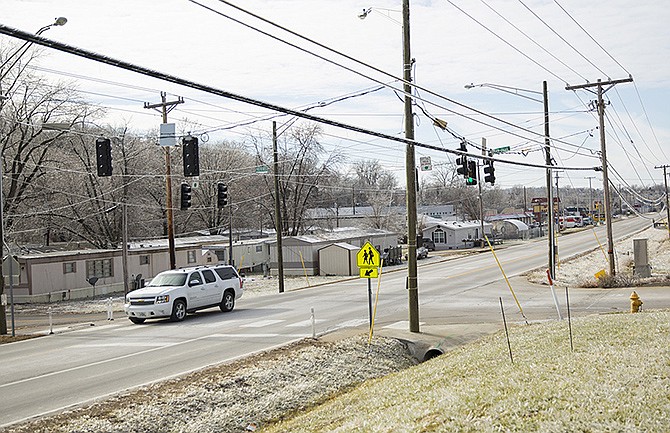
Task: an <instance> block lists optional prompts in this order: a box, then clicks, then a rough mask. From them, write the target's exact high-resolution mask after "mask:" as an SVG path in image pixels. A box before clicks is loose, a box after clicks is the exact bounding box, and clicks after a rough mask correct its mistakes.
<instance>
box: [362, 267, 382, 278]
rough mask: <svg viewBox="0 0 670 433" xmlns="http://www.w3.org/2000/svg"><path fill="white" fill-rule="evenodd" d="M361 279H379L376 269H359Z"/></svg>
mask: <svg viewBox="0 0 670 433" xmlns="http://www.w3.org/2000/svg"><path fill="white" fill-rule="evenodd" d="M360 272H361V278H379V269H378V268H361V269H360Z"/></svg>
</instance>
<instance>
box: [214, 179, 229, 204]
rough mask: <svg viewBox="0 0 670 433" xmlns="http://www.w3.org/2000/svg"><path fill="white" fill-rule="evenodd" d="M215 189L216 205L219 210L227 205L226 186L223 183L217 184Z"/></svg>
mask: <svg viewBox="0 0 670 433" xmlns="http://www.w3.org/2000/svg"><path fill="white" fill-rule="evenodd" d="M216 188H217V193H216V204H217V206H218V208H219V209H221V208H223V207H225V206H226V205H227V204H228V186H226V185H225V184H223V183H217V184H216Z"/></svg>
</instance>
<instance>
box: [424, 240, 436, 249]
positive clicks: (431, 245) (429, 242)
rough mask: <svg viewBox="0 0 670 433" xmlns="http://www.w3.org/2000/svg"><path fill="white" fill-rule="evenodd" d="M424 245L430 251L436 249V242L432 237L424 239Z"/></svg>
mask: <svg viewBox="0 0 670 433" xmlns="http://www.w3.org/2000/svg"><path fill="white" fill-rule="evenodd" d="M422 246H423V247H425V248H426V249H427V250H428V251H435V242H433V240H432V239H424V240H423V245H422Z"/></svg>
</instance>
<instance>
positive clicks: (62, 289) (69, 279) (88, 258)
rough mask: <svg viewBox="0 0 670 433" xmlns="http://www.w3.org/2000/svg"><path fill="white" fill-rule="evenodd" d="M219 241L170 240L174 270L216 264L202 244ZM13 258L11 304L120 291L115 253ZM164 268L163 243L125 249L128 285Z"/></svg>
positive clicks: (209, 238) (98, 251)
mask: <svg viewBox="0 0 670 433" xmlns="http://www.w3.org/2000/svg"><path fill="white" fill-rule="evenodd" d="M221 241H222V237H221V236H197V237H191V238H181V239H175V263H176V266H177V267H188V266H198V265H207V264H215V263H217V262H218V258H217V256H216V254H215V253H214V252H213V251H212V250H210V249H209V248H208V246H207V243H209V242H221ZM15 257H16V259H17V260H18V262H19V266H20V276H19V281H18V282H17V283H16V284H14V285H13V288H12V289H13V292H14V302H17V303H21V302H52V301H57V300H65V299H76V298H85V297H91V296H97V295H101V294H107V293H113V292H123V291H124V285H123V252H122V250H121V249H113V250H112V249H92V250H77V251H52V252H47V253H28V254H18V255H15ZM169 263H170V256H169V252H168V248H167V240H166V239H161V240H155V241H144V242H136V243H131V244H129V247H128V255H127V272H128V278H129V284H131V281H137V282H139V281H141V280H145V279H150V278H153V277H154V276H155V275H156V274H158V273H160V272H162V271H164V270H166V269H169V267H170V264H169Z"/></svg>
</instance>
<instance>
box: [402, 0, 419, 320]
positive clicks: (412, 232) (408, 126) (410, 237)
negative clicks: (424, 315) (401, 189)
mask: <svg viewBox="0 0 670 433" xmlns="http://www.w3.org/2000/svg"><path fill="white" fill-rule="evenodd" d="M402 35H403V37H402V42H403V49H402V54H403V55H402V57H403V63H402V65H403V80H404V81H405V84H404V86H403V89H404V91H405V138H406V139H407V140H414V115H413V113H412V96H411V95H412V87H411V86H410V84H409V83H410V82H411V81H412V56H411V53H410V42H409V35H410V32H409V0H403V2H402ZM415 172H416V162H415V158H414V145H413V144H407V148H406V152H405V177H406V181H407V182H406V183H407V291H408V293H409V331H410V332H419V288H418V278H417V263H416V173H415Z"/></svg>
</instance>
